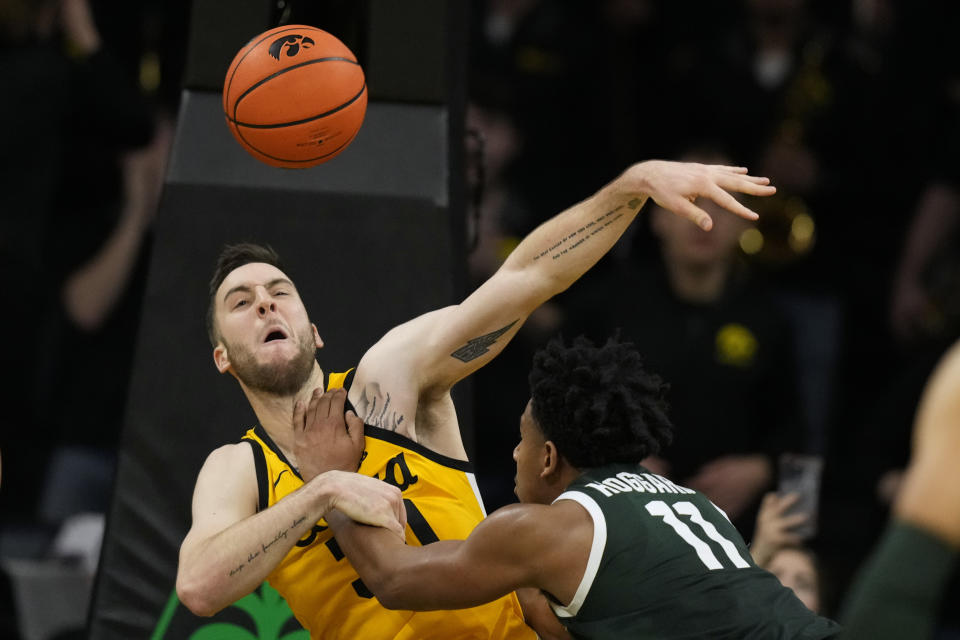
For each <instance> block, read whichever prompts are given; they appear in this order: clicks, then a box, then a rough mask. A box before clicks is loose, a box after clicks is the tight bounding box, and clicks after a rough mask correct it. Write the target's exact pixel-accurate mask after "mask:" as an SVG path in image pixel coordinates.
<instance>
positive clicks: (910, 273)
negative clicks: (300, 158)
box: [468, 0, 960, 626]
mask: <svg viewBox="0 0 960 640" xmlns="http://www.w3.org/2000/svg"><path fill="white" fill-rule="evenodd" d="M473 6H474V17H473V20H472V32H471V67H470V69H471V75H470V78H469V83H470V85H469V97H470V109H469V113H468V126H469V127H471V129H472V130H473V131H474V132H475V133H474V136H473V139H472V140H471V143H472V148H474V149H475V150H477V149H478V148H479V149H480V150H482V153H483V157H484V159H485V164H484V166H483V172H482V176H483V182H482V184H480V183H478V182H477V180H476V179H475V181H474V187H475V188H482V191H480V193H481V194H482V196H483V199H482V205H481V206H480V207H479V208H478V209H477V212H476V214H475V216H474V217H473V219H472V221H471V222H472V226H471V229H472V231H473V236H472V237H471V241H472V243H473V246H474V247H475V249H474V251H473V253H472V254H471V256H470V269H471V274H472V278H473V281H474V283H479V282H481V281H482V280H484V279H485V278H486V277H487V276H488V275H489V274H490V273H491V272H492V271H493V270H495V269H496V268H497V267H498V266H499V264H500V263H501V262H502V260H503V258H504V257H505V256H506V255H507V254H508V253H509V252H510V250H511V249H512V247H513V246H514V245H515V243H516V242H517V240H518V239H519V238H521V237H523V235H525V234H526V233H527V232H529V231H530V230H531V229H532V228H534V227H535V226H536V225H537V224H539V223H540V222H542V221H544V220H545V219H547V218H548V217H549V216H550V215H552V214H554V213H556V212H558V211H560V210H562V209H563V208H564V207H565V206H568V205H569V204H571V203H573V202H576V201H578V200H580V199H583V198H584V197H587V196H588V195H589V194H591V193H593V192H594V191H595V190H596V189H597V188H599V187H600V186H602V185H603V184H604V183H605V181H607V180H609V179H610V178H611V177H612V176H614V175H616V174H617V173H618V172H619V171H622V170H623V169H624V168H625V167H626V166H628V165H629V164H630V163H631V162H634V161H637V160H643V159H648V158H661V159H674V160H693V161H700V162H709V163H721V164H732V165H738V166H745V167H749V169H750V171H751V173H753V174H755V175H763V176H767V177H769V178H770V179H771V180H772V182H773V184H775V185H776V186H777V188H778V194H777V196H775V197H774V198H771V199H769V200H762V201H761V200H759V199H757V200H756V201H751V202H749V206H751V207H752V208H754V209H756V210H757V211H758V212H760V214H761V219H760V220H759V221H758V222H757V223H753V224H748V223H746V222H744V221H742V220H738V219H735V218H734V217H733V216H730V215H727V214H725V213H723V212H720V211H716V209H715V208H714V209H710V213H711V214H714V213H716V215H715V222H716V225H715V228H714V229H713V230H712V231H710V232H709V233H706V232H703V231H701V230H699V229H698V228H696V227H694V226H693V225H689V224H684V223H683V221H681V220H680V219H678V218H676V217H675V216H670V215H664V212H663V211H660V210H658V208H657V207H656V206H654V205H652V204H651V205H648V209H647V210H646V211H645V215H644V217H643V219H642V220H640V221H639V222H638V223H637V224H635V225H634V227H633V228H632V229H631V230H630V232H628V234H627V235H626V236H625V237H624V238H623V239H622V240H621V241H620V243H619V244H618V246H617V247H616V248H615V249H614V250H613V251H612V252H611V254H609V255H608V256H607V257H606V258H604V260H603V261H601V262H600V263H599V264H598V265H597V266H596V267H595V268H594V269H593V270H592V271H591V272H590V273H589V274H588V275H587V276H586V277H584V278H583V279H581V280H580V281H579V282H578V283H576V284H574V285H573V286H572V287H571V288H570V289H569V290H568V291H566V292H565V293H563V294H561V295H560V296H558V297H557V298H555V299H554V300H553V301H552V302H551V303H550V304H548V305H547V306H545V307H544V308H541V309H539V310H538V311H537V312H535V314H534V315H533V316H531V318H530V320H529V321H528V323H527V325H526V326H525V327H524V329H523V330H522V332H521V334H520V335H519V336H518V337H517V338H516V339H515V340H514V342H513V343H512V344H511V345H510V346H509V347H508V348H507V350H506V351H505V352H504V354H503V355H502V356H501V357H499V358H498V359H497V360H495V361H494V362H493V363H492V364H491V365H489V366H487V367H485V368H484V369H482V370H480V371H479V372H478V373H477V374H476V376H475V382H476V384H475V390H476V392H477V394H478V397H482V398H484V402H483V403H478V407H477V415H476V420H475V428H476V432H477V446H478V451H477V458H476V459H477V463H478V466H479V470H480V472H481V477H480V486H481V489H482V490H483V491H484V495H485V498H486V500H487V502H488V505H487V506H488V508H495V507H497V506H500V505H502V504H505V503H508V502H510V501H512V500H514V498H513V496H512V495H511V494H512V487H513V485H512V480H511V478H512V474H513V468H512V466H513V465H512V460H511V456H510V453H511V450H512V447H513V446H514V444H515V443H514V438H513V434H511V432H510V430H509V429H504V428H503V427H502V425H504V424H506V425H509V424H511V422H513V423H516V420H517V418H518V416H519V415H520V413H521V412H522V409H523V406H524V403H525V401H526V398H524V397H522V393H521V394H518V395H516V397H510V396H509V395H508V394H509V393H510V392H511V391H510V390H513V389H517V390H520V391H521V392H522V390H523V389H524V384H523V382H524V381H523V379H522V376H523V372H524V371H525V370H526V367H527V365H528V363H529V361H530V357H531V354H532V352H533V350H534V349H535V348H536V347H537V346H538V345H539V344H541V343H542V342H543V341H544V340H545V339H546V337H548V336H549V335H551V334H553V333H555V332H558V331H559V332H562V333H563V334H565V335H566V336H568V337H573V336H575V335H578V334H581V333H584V334H587V335H589V336H591V337H593V338H603V337H604V335H607V334H609V333H611V332H612V331H617V330H619V331H620V332H621V335H623V336H624V337H626V338H628V339H630V340H631V341H633V342H635V343H636V344H638V345H639V347H640V349H641V352H642V353H644V354H645V356H646V358H647V366H648V367H649V368H650V369H651V370H653V371H655V372H657V373H659V374H661V375H662V376H663V377H664V379H665V380H666V381H667V382H668V383H669V384H670V385H671V390H670V394H669V399H670V402H671V416H672V418H673V421H674V426H675V439H674V443H673V444H672V445H671V447H670V448H669V449H668V450H667V451H666V452H665V453H664V455H663V456H662V458H658V459H655V460H648V461H647V462H648V466H650V467H651V468H652V469H654V470H656V471H658V472H660V473H663V474H665V475H668V476H671V477H672V478H673V479H674V480H676V481H679V482H682V483H685V484H686V485H688V486H691V487H695V488H697V489H700V490H701V491H703V492H704V493H706V494H707V495H708V496H709V497H710V498H711V499H712V500H713V501H714V502H715V503H716V504H717V505H718V506H720V507H721V508H723V509H724V510H725V511H726V512H727V514H728V515H729V516H730V518H731V519H732V520H733V521H734V523H735V524H736V525H737V526H738V528H739V529H740V530H741V532H742V533H743V535H744V537H745V539H746V540H747V541H755V542H757V543H758V548H760V549H763V548H766V549H767V551H764V552H763V553H762V556H763V557H764V558H766V559H765V560H764V561H765V562H771V561H777V560H776V559H774V560H771V558H774V556H775V555H776V554H774V553H773V552H772V551H771V549H773V548H776V549H780V548H788V547H789V548H790V549H794V550H796V553H794V554H793V555H790V554H787V555H785V556H783V557H781V558H780V559H781V560H782V559H783V558H789V559H790V560H791V561H795V562H796V564H797V566H799V567H801V568H802V567H807V569H808V573H810V575H812V576H814V577H815V578H816V579H815V580H814V581H813V582H811V581H810V580H808V581H807V582H808V583H810V584H816V585H820V587H822V588H820V589H819V592H820V597H819V604H818V606H820V607H821V610H822V611H824V612H827V613H831V614H836V610H835V609H836V608H837V606H838V604H839V602H840V600H841V599H842V596H843V594H844V591H845V589H846V588H847V586H848V585H849V583H850V581H851V579H852V578H853V577H854V575H855V574H856V571H857V570H858V568H859V567H860V565H861V563H862V561H863V559H864V557H865V555H866V553H867V552H868V550H869V549H870V548H871V547H872V546H873V543H874V542H875V540H876V538H877V536H878V535H879V533H880V531H881V529H882V525H883V523H884V522H885V520H886V518H887V516H888V513H889V511H888V510H889V505H890V501H891V500H892V498H893V497H894V496H895V494H896V491H897V487H898V482H899V479H900V474H901V470H902V468H903V466H904V465H905V463H906V461H907V458H908V455H909V451H910V446H909V433H910V429H911V426H912V419H913V413H914V410H915V407H916V403H917V400H918V397H919V392H920V388H921V385H922V384H923V382H924V380H925V379H926V376H927V375H928V373H929V372H930V370H931V368H932V366H933V364H934V363H935V362H936V360H937V358H938V357H939V356H940V355H941V354H942V353H943V351H944V350H945V348H946V347H947V346H948V345H949V344H950V343H951V342H952V341H953V340H955V339H956V338H957V337H960V305H958V300H960V225H958V224H957V223H958V220H960V161H958V160H957V158H956V156H955V149H956V148H957V143H958V142H960V50H958V47H960V39H958V37H957V36H958V35H960V6H958V5H957V4H956V3H951V2H936V1H932V0H921V1H917V2H914V1H910V2H906V1H897V0H845V1H835V0H739V1H727V2H695V1H692V0H600V1H580V2H578V1H575V0H486V1H478V2H475V3H474V5H473ZM480 150H477V154H478V155H479V153H480ZM476 175H481V174H479V173H475V176H476ZM703 206H707V207H709V204H706V205H703ZM493 398H497V399H499V400H500V401H499V402H492V401H491V399H493ZM785 455H792V456H793V458H794V459H796V458H799V459H803V460H806V461H807V466H808V469H809V470H810V472H811V473H812V474H813V476H812V477H813V478H814V482H813V485H812V486H809V485H808V489H809V491H810V492H812V493H813V496H814V499H813V500H812V502H811V501H810V496H809V495H807V496H802V497H803V498H804V500H805V501H806V502H807V503H808V504H811V505H812V508H810V507H809V506H808V509H807V514H808V515H807V516H806V519H807V530H806V532H805V533H801V534H799V535H798V531H799V530H798V529H797V526H798V525H799V524H800V521H799V520H796V518H797V517H798V515H797V513H798V512H797V511H795V510H793V508H792V507H793V505H791V508H788V507H785V506H783V503H782V499H783V498H782V495H778V493H777V492H778V491H780V493H781V494H783V493H784V492H786V490H787V488H788V486H795V485H788V483H790V482H791V481H792V476H791V477H787V475H786V472H785V467H784V464H785V463H784V457H785ZM765 497H766V499H767V500H766V502H764V498H765ZM794 500H796V498H794ZM764 505H765V509H764V508H762V507H764ZM801 519H802V518H801ZM784 523H786V524H784ZM788 525H789V526H788ZM801 529H802V528H801ZM771 540H775V541H777V542H771ZM758 562H759V560H758ZM778 575H779V574H778ZM957 593H960V591H958V590H957V589H956V588H955V589H954V591H953V594H954V596H956V594H957ZM953 599H954V601H955V600H956V597H954V598H953ZM948 600H949V599H948ZM954 617H955V614H954ZM953 624H954V626H956V621H955V620H954V621H953Z"/></svg>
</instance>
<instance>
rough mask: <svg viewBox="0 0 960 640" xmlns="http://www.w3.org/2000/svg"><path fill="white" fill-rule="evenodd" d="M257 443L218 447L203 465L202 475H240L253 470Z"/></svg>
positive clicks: (247, 442) (235, 443)
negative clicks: (254, 449) (254, 451)
mask: <svg viewBox="0 0 960 640" xmlns="http://www.w3.org/2000/svg"><path fill="white" fill-rule="evenodd" d="M251 445H252V446H256V444H255V443H253V442H250V441H247V440H241V441H240V442H232V443H229V444H225V445H222V446H219V447H217V448H216V449H214V450H213V451H211V452H210V453H209V454H207V459H206V460H205V461H204V463H203V468H202V469H201V473H238V472H240V471H243V470H245V469H253V464H254V463H253V448H252V446H251Z"/></svg>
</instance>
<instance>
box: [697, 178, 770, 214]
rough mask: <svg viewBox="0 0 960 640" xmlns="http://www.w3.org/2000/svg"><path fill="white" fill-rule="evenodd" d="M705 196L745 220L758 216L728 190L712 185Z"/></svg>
mask: <svg viewBox="0 0 960 640" xmlns="http://www.w3.org/2000/svg"><path fill="white" fill-rule="evenodd" d="M707 196H708V197H709V198H710V199H711V200H713V201H714V202H716V203H717V204H718V205H720V206H721V207H723V208H724V209H726V210H727V211H729V212H731V213H734V214H736V215H738V216H740V217H741V218H746V219H747V220H756V219H757V218H759V217H760V216H759V215H757V213H756V212H754V211H752V210H750V209H748V208H747V207H745V206H744V205H743V203H742V202H740V201H739V200H737V199H736V198H734V197H733V196H732V195H730V194H729V193H728V192H726V191H724V190H723V189H721V188H720V187H718V186H716V185H714V186H713V188H712V189H710V191H709V193H708V194H707Z"/></svg>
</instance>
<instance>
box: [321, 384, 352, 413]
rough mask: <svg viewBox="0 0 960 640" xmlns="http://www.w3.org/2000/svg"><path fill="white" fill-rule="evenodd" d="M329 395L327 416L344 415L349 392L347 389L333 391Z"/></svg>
mask: <svg viewBox="0 0 960 640" xmlns="http://www.w3.org/2000/svg"><path fill="white" fill-rule="evenodd" d="M327 395H329V396H330V402H329V403H328V405H327V407H328V411H327V414H326V415H327V416H331V415H343V405H344V402H346V400H347V391H346V390H345V389H342V388H341V389H334V390H333V391H328V392H327Z"/></svg>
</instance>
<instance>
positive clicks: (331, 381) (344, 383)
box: [327, 367, 357, 391]
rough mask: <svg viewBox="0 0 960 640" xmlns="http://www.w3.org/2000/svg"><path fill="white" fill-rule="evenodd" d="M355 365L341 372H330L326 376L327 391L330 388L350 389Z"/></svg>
mask: <svg viewBox="0 0 960 640" xmlns="http://www.w3.org/2000/svg"><path fill="white" fill-rule="evenodd" d="M356 370H357V368H356V367H351V368H350V369H348V370H347V371H344V372H343V373H331V374H330V375H328V376H327V391H330V390H331V389H346V390H347V391H350V385H351V384H353V374H354V372H356Z"/></svg>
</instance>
